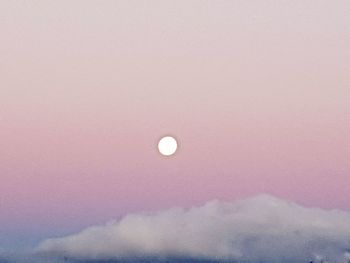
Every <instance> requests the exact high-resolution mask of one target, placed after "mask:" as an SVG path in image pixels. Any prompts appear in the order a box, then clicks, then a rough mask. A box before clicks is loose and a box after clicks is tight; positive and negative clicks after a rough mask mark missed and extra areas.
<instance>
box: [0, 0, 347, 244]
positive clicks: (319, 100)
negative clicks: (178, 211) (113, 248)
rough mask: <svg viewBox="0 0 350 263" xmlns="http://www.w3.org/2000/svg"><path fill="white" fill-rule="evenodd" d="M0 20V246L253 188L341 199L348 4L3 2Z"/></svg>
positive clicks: (343, 203)
mask: <svg viewBox="0 0 350 263" xmlns="http://www.w3.org/2000/svg"><path fill="white" fill-rule="evenodd" d="M0 32H1V36H2V37H1V41H0V179H1V181H0V248H1V247H19V246H25V245H26V244H29V243H31V242H32V243H35V242H37V240H39V239H40V238H42V237H47V236H52V235H60V234H65V233H70V232H71V231H76V230H77V229H81V228H83V227H85V226H88V225H90V224H96V223H102V222H105V221H107V220H110V219H113V218H117V217H119V216H121V215H124V214H126V213H129V212H137V211H144V210H158V209H162V208H167V207H172V206H179V205H181V206H185V207H189V206H191V205H197V204H202V203H204V202H205V201H207V200H210V199H215V198H218V199H223V200H232V199H236V198H241V197H248V196H253V195H256V194H258V193H262V192H266V193H270V194H273V195H276V196H279V197H282V198H287V199H291V200H294V201H297V202H299V203H302V204H305V205H310V206H318V207H323V208H340V209H346V210H350V203H349V200H350V191H349V185H350V161H349V159H350V78H349V74H350V73H349V72H350V2H349V1H347V0H338V1H322V0H321V1H320V0H309V1H301V0H300V1H292V0H290V1H258V0H253V1H243V0H240V1H239V0H237V1H235V0H234V1H229V0H225V1H224V0H217V1H213V0H212V1H207V0H206V1H204V0H201V1H199V0H198V1H197V0H191V1H188V0H186V1H185V0H180V1H168V0H166V1H164V0H162V1H161V0H159V1H156V0H154V1H141V0H140V1H133V0H132V1H130V0H125V1H112V0H111V1H107V0H106V1H86V0H85V1H83V0H76V1H68V0H64V1H44V0H35V1H24V0H23V1H11V0H3V1H1V3H0ZM165 134H173V135H175V136H176V137H177V138H178V140H179V144H180V149H179V151H178V153H177V154H176V155H175V156H174V157H172V158H164V157H162V156H160V155H159V153H158V152H157V147H156V146H157V142H158V139H159V138H160V137H161V136H162V135H165ZM0 250H1V249H0Z"/></svg>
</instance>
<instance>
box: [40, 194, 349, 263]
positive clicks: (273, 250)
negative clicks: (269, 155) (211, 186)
mask: <svg viewBox="0 0 350 263" xmlns="http://www.w3.org/2000/svg"><path fill="white" fill-rule="evenodd" d="M37 251H38V252H39V253H43V254H52V255H62V256H67V257H69V258H75V259H113V258H130V257H188V258H203V259H219V260H230V261H231V260H232V261H247V262H270V263H272V262H307V261H309V260H314V261H316V262H317V261H321V260H323V261H333V262H334V261H337V262H347V261H348V260H350V253H349V251H350V213H349V212H345V211H338V210H331V211H327V210H321V209H318V208H306V207H303V206H300V205H297V204H295V203H292V202H288V201H285V200H281V199H278V198H275V197H272V196H268V195H260V196H257V197H254V198H250V199H246V200H240V201H235V202H221V201H211V202H208V203H207V204H205V205H203V206H200V207H193V208H191V209H187V210H186V209H182V208H173V209H169V210H166V211H161V212H157V213H143V214H131V215H127V216H125V217H124V218H122V219H121V220H119V221H116V222H110V223H107V224H106V225H100V226H92V227H89V228H87V229H85V230H83V231H82V232H80V233H77V234H74V235H71V236H67V237H62V238H54V239H48V240H45V241H44V242H42V243H41V244H40V245H39V247H38V248H37Z"/></svg>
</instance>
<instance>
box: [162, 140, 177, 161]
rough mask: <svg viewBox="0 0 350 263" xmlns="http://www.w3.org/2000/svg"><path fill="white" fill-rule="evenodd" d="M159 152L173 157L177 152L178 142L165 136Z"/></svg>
mask: <svg viewBox="0 0 350 263" xmlns="http://www.w3.org/2000/svg"><path fill="white" fill-rule="evenodd" d="M158 150H159V152H160V153H161V154H162V155H165V156H170V155H173V154H174V153H175V152H176V150H177V141H176V140H175V138H174V137H171V136H165V137H163V138H162V139H161V140H160V141H159V143H158Z"/></svg>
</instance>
